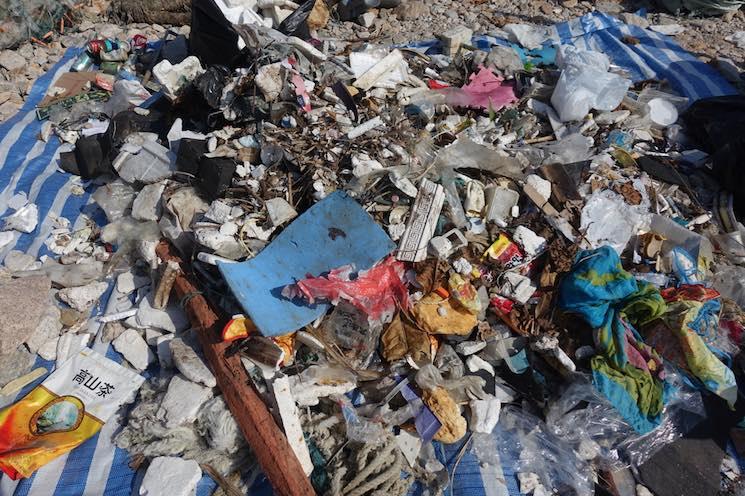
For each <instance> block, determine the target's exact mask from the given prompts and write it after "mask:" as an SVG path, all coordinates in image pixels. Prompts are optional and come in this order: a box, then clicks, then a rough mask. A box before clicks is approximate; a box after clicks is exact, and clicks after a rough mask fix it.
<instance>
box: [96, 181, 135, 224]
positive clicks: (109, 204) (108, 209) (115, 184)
mask: <svg viewBox="0 0 745 496" xmlns="http://www.w3.org/2000/svg"><path fill="white" fill-rule="evenodd" d="M135 196H136V192H135V190H134V189H133V188H132V186H130V185H129V184H127V183H125V182H124V181H122V180H121V179H117V180H116V181H112V182H110V183H108V184H106V185H105V186H102V187H100V188H97V189H96V192H95V193H93V200H94V201H95V202H96V203H98V206H99V207H101V209H102V210H103V211H104V212H105V213H106V218H107V219H109V222H114V221H117V220H119V219H121V218H122V217H124V215H125V214H126V213H127V211H128V210H130V209H131V208H132V202H134V200H135Z"/></svg>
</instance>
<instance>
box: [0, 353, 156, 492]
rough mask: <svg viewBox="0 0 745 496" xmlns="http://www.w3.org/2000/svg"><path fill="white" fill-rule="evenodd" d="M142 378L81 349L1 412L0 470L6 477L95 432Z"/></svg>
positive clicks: (54, 455)
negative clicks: (20, 398)
mask: <svg viewBox="0 0 745 496" xmlns="http://www.w3.org/2000/svg"><path fill="white" fill-rule="evenodd" d="M143 381H144V379H143V378H142V377H141V376H139V375H138V374H136V373H134V372H132V371H130V370H128V369H126V368H124V367H122V366H121V365H119V364H118V363H116V362H114V361H112V360H109V359H108V358H106V357H104V356H102V355H100V354H98V353H96V352H95V351H93V350H91V349H88V348H86V349H84V350H82V351H81V352H80V353H78V354H77V355H76V356H75V357H73V358H70V359H69V360H68V361H66V362H65V363H64V364H63V365H62V366H61V367H60V368H58V369H57V370H55V371H54V372H53V373H52V374H50V375H49V377H47V378H46V380H45V381H44V382H43V383H42V384H40V385H39V386H37V387H35V388H34V389H33V390H32V391H31V392H30V393H29V394H27V395H26V396H25V397H24V398H23V399H22V400H20V401H19V402H17V403H15V404H13V405H10V406H8V407H6V408H4V409H3V410H2V411H0V469H1V470H2V471H3V472H5V473H6V474H7V475H8V476H9V477H10V478H11V479H14V480H15V479H19V478H21V477H29V476H30V475H31V474H33V473H34V472H35V471H36V470H37V469H38V468H39V467H41V466H43V465H45V464H47V463H49V462H50V461H52V460H53V459H55V458H57V457H58V456H60V455H63V454H65V453H67V452H68V451H70V450H72V449H73V448H75V447H76V446H78V445H79V444H81V443H82V442H84V441H85V440H87V439H89V438H90V437H92V436H93V435H94V434H96V433H97V432H98V431H99V430H100V429H101V427H102V426H103V424H104V422H106V421H107V420H108V419H109V418H110V417H111V416H112V415H113V414H114V412H116V411H117V410H118V409H119V407H120V406H121V405H122V404H123V403H126V402H127V401H131V400H132V399H134V393H135V392H136V391H137V390H138V389H139V388H140V386H141V385H142V383H143Z"/></svg>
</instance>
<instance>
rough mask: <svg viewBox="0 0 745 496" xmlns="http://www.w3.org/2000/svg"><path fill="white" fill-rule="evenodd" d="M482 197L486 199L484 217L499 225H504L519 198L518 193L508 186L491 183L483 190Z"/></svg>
mask: <svg viewBox="0 0 745 496" xmlns="http://www.w3.org/2000/svg"><path fill="white" fill-rule="evenodd" d="M484 197H485V200H486V215H485V216H484V219H486V221H491V222H494V223H495V224H497V225H498V226H499V227H506V226H507V219H508V218H509V217H510V213H511V210H512V208H513V207H514V206H516V205H517V202H518V200H520V193H518V192H517V191H515V190H512V189H509V188H503V187H501V186H494V185H491V186H487V187H486V189H485V190H484Z"/></svg>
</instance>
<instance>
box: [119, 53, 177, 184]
mask: <svg viewBox="0 0 745 496" xmlns="http://www.w3.org/2000/svg"><path fill="white" fill-rule="evenodd" d="M164 62H166V61H164ZM175 160H176V159H175V156H174V155H173V153H172V152H171V151H170V150H168V148H166V147H164V146H162V145H160V144H159V143H156V142H154V141H149V140H147V139H144V140H142V143H141V144H131V143H127V144H125V145H123V146H122V148H121V151H120V152H119V155H118V156H117V157H116V159H115V160H114V162H113V163H112V166H113V167H114V169H115V170H116V172H117V174H119V177H121V178H122V179H123V180H125V181H127V182H128V183H135V182H141V183H145V184H152V183H157V182H159V181H162V180H163V179H168V178H169V177H171V176H172V175H173V171H174V170H175Z"/></svg>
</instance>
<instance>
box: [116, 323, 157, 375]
mask: <svg viewBox="0 0 745 496" xmlns="http://www.w3.org/2000/svg"><path fill="white" fill-rule="evenodd" d="M111 344H112V345H113V346H114V349H115V350H116V351H118V352H119V353H121V354H122V355H123V356H124V358H125V359H126V360H127V361H128V362H129V363H131V364H132V366H133V367H134V368H136V369H137V370H145V369H146V368H147V366H148V365H149V364H151V363H152V362H153V361H154V360H155V356H154V355H153V352H152V351H150V347H148V345H147V343H146V342H145V340H144V339H142V336H140V333H139V332H137V331H136V330H135V329H127V330H126V331H124V332H123V333H121V334H120V335H119V337H117V338H116V339H115V340H114V341H112V342H111Z"/></svg>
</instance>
